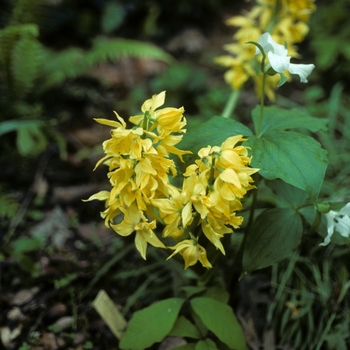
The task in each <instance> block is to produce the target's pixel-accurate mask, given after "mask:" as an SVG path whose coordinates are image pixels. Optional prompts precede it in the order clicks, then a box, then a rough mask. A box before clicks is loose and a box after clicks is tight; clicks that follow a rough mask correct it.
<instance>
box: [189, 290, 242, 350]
mask: <svg viewBox="0 0 350 350" xmlns="http://www.w3.org/2000/svg"><path fill="white" fill-rule="evenodd" d="M190 303H191V307H192V309H193V311H194V312H195V313H196V314H197V315H198V316H199V317H200V319H201V320H202V321H203V323H204V324H205V326H206V327H207V328H208V329H209V330H210V331H212V332H213V333H214V334H215V335H216V336H217V337H218V338H219V339H220V340H221V341H222V342H223V343H225V344H226V345H227V346H229V347H230V348H232V349H236V350H246V349H247V347H246V344H245V340H244V336H243V332H242V328H241V325H240V324H239V322H238V321H237V318H236V316H235V314H234V313H233V310H232V309H231V308H230V307H229V306H228V305H227V304H225V303H222V302H220V301H217V300H215V299H212V298H207V297H197V298H193V299H192V300H191V301H190Z"/></svg>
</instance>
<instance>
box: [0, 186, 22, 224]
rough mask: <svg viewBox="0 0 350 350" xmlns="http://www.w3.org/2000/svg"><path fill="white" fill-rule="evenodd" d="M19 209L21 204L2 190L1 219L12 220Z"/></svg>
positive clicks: (0, 202) (0, 193) (0, 190)
mask: <svg viewBox="0 0 350 350" xmlns="http://www.w3.org/2000/svg"><path fill="white" fill-rule="evenodd" d="M18 208H19V203H18V202H17V201H16V200H15V199H14V198H12V197H11V196H10V195H8V194H7V193H5V192H4V191H3V190H2V188H0V218H7V219H12V218H13V217H14V216H15V215H16V213H17V210H18Z"/></svg>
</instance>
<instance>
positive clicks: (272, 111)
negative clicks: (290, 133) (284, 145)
mask: <svg viewBox="0 0 350 350" xmlns="http://www.w3.org/2000/svg"><path fill="white" fill-rule="evenodd" d="M252 117H253V122H254V127H255V130H256V129H257V125H258V123H259V118H260V106H256V107H255V108H254V109H253V111H252ZM327 124H328V119H321V118H314V117H311V116H310V115H308V114H306V113H304V112H301V111H299V110H298V109H295V108H293V109H282V108H279V107H276V106H271V107H264V112H263V119H262V122H261V126H260V132H259V135H258V136H261V135H263V134H265V133H270V132H271V131H272V130H279V131H283V130H287V129H296V128H301V129H307V130H310V131H312V132H316V131H320V130H322V131H326V130H327Z"/></svg>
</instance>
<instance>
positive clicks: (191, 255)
mask: <svg viewBox="0 0 350 350" xmlns="http://www.w3.org/2000/svg"><path fill="white" fill-rule="evenodd" d="M169 248H170V249H174V250H175V251H174V253H172V254H171V255H170V256H169V257H168V258H167V260H169V259H170V258H172V257H173V256H174V255H175V254H178V253H179V254H181V255H182V257H183V259H184V261H185V269H187V268H188V267H190V266H193V265H195V264H196V263H197V261H198V260H199V262H200V263H201V264H202V265H203V266H204V267H206V268H207V269H210V268H211V267H212V265H211V263H210V262H209V261H208V258H207V252H206V250H205V249H204V248H203V247H202V246H201V245H199V244H198V243H197V241H196V240H195V239H186V240H184V241H181V242H179V243H178V244H176V245H175V246H174V247H169Z"/></svg>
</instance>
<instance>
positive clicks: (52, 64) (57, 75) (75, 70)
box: [42, 48, 89, 89]
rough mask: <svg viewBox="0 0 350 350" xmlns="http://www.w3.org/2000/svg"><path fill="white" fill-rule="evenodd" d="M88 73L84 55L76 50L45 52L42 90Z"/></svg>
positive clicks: (79, 50)
mask: <svg viewBox="0 0 350 350" xmlns="http://www.w3.org/2000/svg"><path fill="white" fill-rule="evenodd" d="M88 71H89V66H88V64H87V62H86V59H85V53H84V51H83V50H81V49H78V48H72V49H67V50H64V51H62V52H54V51H48V50H47V51H46V58H45V62H44V65H43V67H42V73H43V77H44V79H45V81H44V83H43V84H44V85H43V89H47V88H50V87H52V86H54V85H59V84H62V83H63V82H64V81H65V80H67V79H70V78H76V77H77V76H80V75H84V74H86V73H87V72H88Z"/></svg>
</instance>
